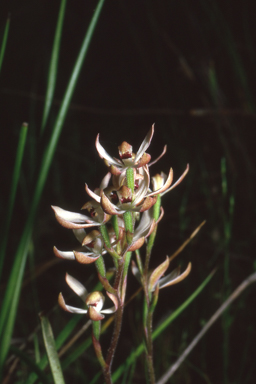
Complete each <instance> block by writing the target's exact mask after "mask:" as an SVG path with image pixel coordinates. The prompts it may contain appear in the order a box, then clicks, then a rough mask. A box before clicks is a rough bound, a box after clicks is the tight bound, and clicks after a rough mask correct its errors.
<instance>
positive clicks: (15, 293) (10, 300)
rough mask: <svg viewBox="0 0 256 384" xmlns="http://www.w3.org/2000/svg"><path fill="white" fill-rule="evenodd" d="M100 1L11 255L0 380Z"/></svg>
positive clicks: (3, 314) (3, 312)
mask: <svg viewBox="0 0 256 384" xmlns="http://www.w3.org/2000/svg"><path fill="white" fill-rule="evenodd" d="M103 4H104V0H99V2H98V5H97V8H96V10H95V12H94V15H93V17H92V20H91V22H90V25H89V27H88V30H87V32H86V35H85V38H84V41H83V44H82V47H81V50H80V52H79V55H78V58H77V60H76V63H75V66H74V69H73V72H72V75H71V78H70V81H69V83H68V86H67V90H66V92H65V95H64V98H63V102H62V105H61V107H60V111H59V114H58V116H57V118H56V122H55V125H54V128H53V132H52V136H51V138H50V141H49V144H48V146H47V148H46V150H45V152H44V156H43V159H42V165H41V170H40V172H39V178H38V181H37V184H36V188H35V193H34V196H33V199H32V203H31V208H30V212H29V216H28V219H27V223H26V225H25V230H24V232H23V235H22V238H21V241H20V244H19V247H18V250H17V253H16V255H15V260H14V265H13V269H12V271H11V274H10V277H9V281H8V284H7V289H6V295H5V297H4V300H3V304H2V308H1V319H0V320H1V323H0V335H1V336H3V338H4V348H1V353H0V379H1V375H2V369H3V364H4V361H5V358H6V356H7V352H8V349H9V344H10V339H11V335H12V330H13V326H14V321H15V317H16V312H17V306H18V301H19V295H20V290H21V282H22V278H23V274H24V268H25V264H26V259H27V254H28V247H29V243H30V240H31V236H32V228H33V223H34V219H35V216H36V211H37V207H38V204H39V201H40V198H41V195H42V192H43V188H44V185H45V182H46V179H47V175H48V172H49V168H50V165H51V162H52V159H53V155H54V153H55V149H56V147H57V143H58V139H59V136H60V133H61V130H62V127H63V124H64V120H65V117H66V114H67V112H68V107H69V105H70V101H71V98H72V96H73V92H74V89H75V86H76V83H77V80H78V76H79V74H80V71H81V69H82V65H83V62H84V59H85V56H86V53H87V51H88V48H89V45H90V42H91V39H92V36H93V32H94V30H95V27H96V24H97V21H98V19H99V16H100V12H101V10H102V6H103ZM17 276H18V279H17ZM14 282H15V283H14ZM5 328H6V329H5ZM7 330H8V331H7ZM1 342H2V340H1Z"/></svg>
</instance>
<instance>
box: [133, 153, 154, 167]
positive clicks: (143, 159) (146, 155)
mask: <svg viewBox="0 0 256 384" xmlns="http://www.w3.org/2000/svg"><path fill="white" fill-rule="evenodd" d="M150 160H151V156H150V154H149V153H146V152H145V153H143V155H142V156H141V158H140V160H139V162H138V164H136V166H137V168H140V167H143V166H144V165H146V164H148V163H149V162H150Z"/></svg>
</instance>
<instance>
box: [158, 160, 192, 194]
mask: <svg viewBox="0 0 256 384" xmlns="http://www.w3.org/2000/svg"><path fill="white" fill-rule="evenodd" d="M188 171H189V164H187V167H186V169H185V171H184V172H183V173H182V175H181V176H180V178H179V179H178V180H177V181H176V182H175V183H174V184H173V185H172V186H171V187H170V188H169V189H167V190H166V191H164V192H163V193H162V194H161V195H165V194H166V193H167V192H169V191H171V190H172V189H173V188H175V187H177V185H179V184H180V183H181V182H182V180H183V179H184V177H185V176H186V174H187V173H188Z"/></svg>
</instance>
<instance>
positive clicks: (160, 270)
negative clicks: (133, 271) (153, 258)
mask: <svg viewBox="0 0 256 384" xmlns="http://www.w3.org/2000/svg"><path fill="white" fill-rule="evenodd" d="M169 264H170V261H169V257H168V256H167V257H166V260H165V261H164V262H163V263H161V264H160V265H159V266H158V267H157V268H156V269H155V270H154V271H153V272H152V274H151V276H150V278H149V292H152V291H153V290H154V288H155V285H156V284H157V283H158V281H159V279H160V278H161V277H162V276H163V274H164V273H165V271H166V270H167V268H168V267H169Z"/></svg>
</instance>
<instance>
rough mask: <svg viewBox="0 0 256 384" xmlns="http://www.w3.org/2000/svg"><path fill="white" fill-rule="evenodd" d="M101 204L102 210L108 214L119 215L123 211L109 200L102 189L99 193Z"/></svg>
mask: <svg viewBox="0 0 256 384" xmlns="http://www.w3.org/2000/svg"><path fill="white" fill-rule="evenodd" d="M101 206H102V209H103V211H104V212H106V213H107V214H109V215H119V214H121V213H123V211H121V210H118V209H117V208H116V206H115V205H114V204H112V203H111V202H110V200H109V199H108V198H107V196H106V195H105V193H104V192H103V191H102V193H101Z"/></svg>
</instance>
